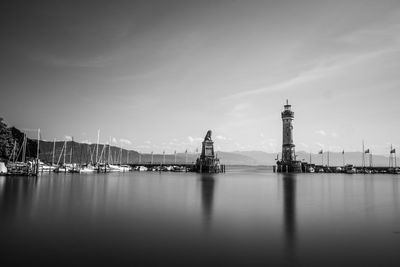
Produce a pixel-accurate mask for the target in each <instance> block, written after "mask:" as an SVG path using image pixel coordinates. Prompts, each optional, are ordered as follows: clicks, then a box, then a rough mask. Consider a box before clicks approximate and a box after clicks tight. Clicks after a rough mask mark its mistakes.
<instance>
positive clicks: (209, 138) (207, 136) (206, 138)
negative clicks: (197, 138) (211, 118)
mask: <svg viewBox="0 0 400 267" xmlns="http://www.w3.org/2000/svg"><path fill="white" fill-rule="evenodd" d="M211 133H212V132H211V130H208V132H207V134H206V137H204V141H211Z"/></svg>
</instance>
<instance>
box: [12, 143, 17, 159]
mask: <svg viewBox="0 0 400 267" xmlns="http://www.w3.org/2000/svg"><path fill="white" fill-rule="evenodd" d="M16 149H17V141H14V148H13V163H15V154H16V153H15V152H16Z"/></svg>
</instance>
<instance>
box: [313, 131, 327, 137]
mask: <svg viewBox="0 0 400 267" xmlns="http://www.w3.org/2000/svg"><path fill="white" fill-rule="evenodd" d="M315 133H316V134H319V135H322V136H326V132H325V131H324V130H318V131H315Z"/></svg>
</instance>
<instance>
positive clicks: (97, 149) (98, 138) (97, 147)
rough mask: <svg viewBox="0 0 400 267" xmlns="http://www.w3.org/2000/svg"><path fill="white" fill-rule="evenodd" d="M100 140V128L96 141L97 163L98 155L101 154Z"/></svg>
mask: <svg viewBox="0 0 400 267" xmlns="http://www.w3.org/2000/svg"><path fill="white" fill-rule="evenodd" d="M99 141H100V129H99V130H97V143H96V163H97V160H98V159H97V156H98V154H99Z"/></svg>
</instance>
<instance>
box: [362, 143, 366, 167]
mask: <svg viewBox="0 0 400 267" xmlns="http://www.w3.org/2000/svg"><path fill="white" fill-rule="evenodd" d="M364 154H365V151H364V140H363V141H362V165H363V169H364V168H365V155H364Z"/></svg>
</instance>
